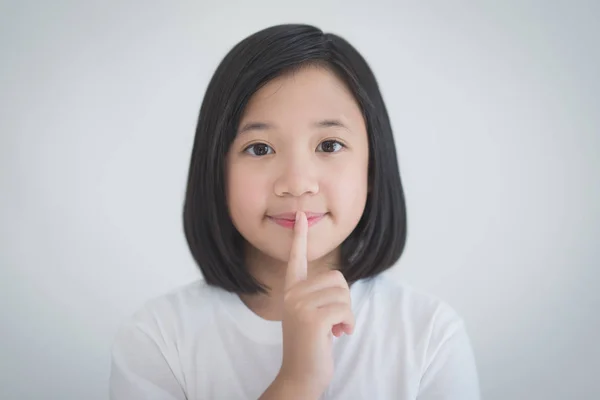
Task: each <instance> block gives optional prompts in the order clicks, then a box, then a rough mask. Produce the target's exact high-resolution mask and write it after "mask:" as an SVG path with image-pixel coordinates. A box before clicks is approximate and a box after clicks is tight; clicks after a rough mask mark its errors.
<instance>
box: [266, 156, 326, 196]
mask: <svg viewBox="0 0 600 400" xmlns="http://www.w3.org/2000/svg"><path fill="white" fill-rule="evenodd" d="M282 167H283V168H282V169H281V174H280V175H279V176H278V177H277V179H276V181H275V185H274V192H275V195H277V196H279V197H284V196H294V197H300V196H302V195H305V194H313V195H314V194H317V193H318V192H319V183H318V180H317V177H316V174H315V173H314V172H313V171H314V168H313V166H312V165H311V163H310V161H307V160H304V161H300V160H298V161H295V162H294V161H291V160H289V161H287V162H286V165H285V166H282Z"/></svg>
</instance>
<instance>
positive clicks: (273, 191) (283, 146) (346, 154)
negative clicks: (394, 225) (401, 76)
mask: <svg viewBox="0 0 600 400" xmlns="http://www.w3.org/2000/svg"><path fill="white" fill-rule="evenodd" d="M368 163H369V145H368V138H367V130H366V127H365V121H364V119H363V117H362V113H361V111H360V109H359V106H358V104H357V103H356V101H355V100H354V97H353V96H352V94H351V93H350V91H349V90H348V89H347V88H346V86H345V85H344V83H343V82H342V81H341V80H340V79H339V78H337V77H336V76H335V75H334V74H333V73H331V72H330V71H328V70H326V69H325V68H322V67H306V68H303V69H301V70H300V71H297V72H294V73H290V74H287V75H284V76H282V77H279V78H277V79H274V80H272V81H271V82H269V83H268V84H267V85H265V86H264V87H262V88H261V89H260V90H259V91H258V92H256V93H255V94H254V95H253V97H252V98H251V99H250V102H249V103H248V105H247V107H246V109H245V111H244V115H243V116H242V119H241V121H240V125H239V131H238V135H237V137H236V139H235V141H234V142H233V144H232V146H231V148H230V149H229V153H228V156H227V199H228V207H229V210H230V214H231V218H232V220H233V223H234V225H235V227H236V228H237V229H238V231H239V232H240V233H241V235H242V236H243V237H244V238H245V239H246V241H247V242H248V243H249V244H250V245H252V246H254V247H255V248H256V249H258V250H259V251H260V252H262V253H264V254H265V255H267V256H269V257H272V258H274V259H276V260H279V261H283V262H285V261H287V260H288V256H289V253H290V246H291V242H292V234H293V225H294V224H293V219H294V215H295V212H296V211H304V212H306V213H307V217H308V221H309V232H308V255H307V257H308V261H309V262H310V261H314V260H318V259H320V258H322V257H323V256H326V255H328V254H330V253H331V252H332V251H335V250H336V249H338V247H339V246H340V244H341V243H342V242H343V241H344V239H346V238H347V237H348V236H349V235H350V233H351V232H352V231H353V230H354V228H355V227H356V225H357V224H358V221H359V220H360V218H361V216H362V214H363V210H364V208H365V203H366V199H367V187H368Z"/></svg>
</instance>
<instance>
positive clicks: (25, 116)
mask: <svg viewBox="0 0 600 400" xmlns="http://www.w3.org/2000/svg"><path fill="white" fill-rule="evenodd" d="M598 4H599V3H598V2H593V1H589V2H583V1H549V2H545V1H541V0H540V1H517V0H513V1H485V2H478V3H476V2H471V3H469V2H464V1H457V2H442V1H438V2H413V3H410V4H409V3H403V2H392V1H390V2H383V1H375V0H369V1H361V2H353V1H341V0H340V1H328V0H318V1H313V0H310V1H308V0H305V1H300V2H284V1H274V0H272V1H232V0H227V1H224V0H223V1H221V2H216V1H210V2H208V1H189V2H142V1H139V2H133V1H120V2H116V1H115V2H112V4H109V3H108V2H85V1H79V2H76V1H57V2H42V1H37V2H34V1H12V2H7V3H2V5H1V6H0V50H1V52H0V60H1V61H0V135H1V137H0V157H1V158H0V218H1V220H0V235H1V236H0V239H1V242H0V243H1V249H0V266H1V269H0V282H1V293H2V295H1V299H2V300H1V301H0V317H1V320H2V328H1V331H0V352H1V354H0V398H3V399H83V398H85V399H90V400H94V399H105V398H107V396H108V394H107V382H108V374H109V362H110V360H109V349H110V346H111V344H112V340H113V336H114V334H115V333H116V330H117V328H118V326H119V324H120V323H122V322H123V320H124V319H125V318H127V317H128V316H129V315H130V314H131V313H132V312H133V311H134V310H136V309H137V308H139V307H140V306H141V305H142V304H143V303H144V302H145V301H146V300H148V299H149V298H152V297H154V296H158V295H160V294H162V293H164V292H166V291H169V290H171V289H173V288H175V287H177V286H179V285H182V284H185V283H187V282H190V281H192V280H195V279H198V278H199V277H200V276H199V272H198V270H197V268H196V266H195V265H194V263H193V261H192V258H191V256H190V254H189V251H188V249H187V245H186V243H185V239H184V236H183V230H182V218H181V213H182V204H183V195H184V187H185V183H186V179H187V168H188V164H189V157H190V153H191V147H192V141H193V138H194V130H195V123H196V118H197V115H198V111H199V107H200V104H201V101H202V97H203V95H204V91H205V89H206V86H207V84H208V81H209V79H210V77H211V75H212V73H213V72H214V69H215V68H216V66H217V64H218V63H219V62H220V61H221V59H222V58H223V57H224V55H225V54H226V52H227V51H229V49H230V48H231V47H232V46H233V45H234V44H236V43H237V42H238V41H239V40H241V39H242V38H244V37H246V36H247V35H249V34H251V33H253V32H254V31H257V30H259V29H262V28H265V27H267V26H269V25H273V24H278V23H284V22H305V23H311V24H315V25H317V26H319V27H321V28H322V29H324V30H325V31H330V32H334V33H338V34H340V35H341V36H343V37H345V38H346V39H348V40H349V41H350V42H351V43H353V44H354V45H355V46H356V47H357V48H358V50H359V51H361V52H362V53H363V55H364V56H365V57H366V59H367V60H368V62H369V63H370V64H371V66H372V68H373V70H374V72H375V74H376V76H377V78H378V80H379V83H380V86H381V89H382V92H383V95H384V99H385V101H386V103H387V106H388V111H389V113H390V116H391V119H392V126H393V128H394V131H395V136H396V145H397V150H398V157H399V160H400V169H401V171H400V172H401V177H402V179H403V183H404V185H405V191H406V197H407V203H408V218H409V221H408V223H409V235H408V241H407V247H406V251H405V253H404V255H403V257H402V259H401V261H400V262H399V264H398V265H397V266H396V267H395V268H394V269H393V270H392V271H390V275H391V276H393V277H394V278H395V279H401V280H403V281H405V282H407V283H408V284H410V285H412V286H415V287H417V288H419V289H422V290H426V291H429V292H430V293H432V294H434V295H436V296H438V297H441V298H443V299H444V300H446V301H447V302H448V303H450V304H451V305H452V306H454V307H455V308H456V309H457V310H458V311H459V313H460V314H461V315H462V316H463V317H464V318H465V320H466V323H467V327H468V329H469V333H470V334H471V337H472V341H473V346H474V348H475V354H476V358H477V363H478V367H479V373H480V379H481V387H482V392H483V396H484V398H485V399H489V400H506V399H540V400H541V399H545V400H550V399H567V398H568V399H597V398H600V380H599V379H598V378H597V375H598V373H599V372H600V361H599V359H600V346H599V345H598V343H597V340H598V338H599V337H600V317H599V316H598V309H599V306H600V294H599V292H598V289H599V288H600V273H599V272H598V264H599V263H598V258H599V256H600V250H599V249H598V247H597V246H598V245H599V244H598V242H599V238H600V179H599V175H600V174H599V172H600V161H599V159H598V152H599V150H600V133H599V131H600V118H599V114H600V107H599V106H600V102H599V92H600V79H599V78H598V74H599V73H600V57H599V53H600V52H599V49H600V40H599V37H600V28H598V26H597V23H598V17H599V15H600V6H599V5H598ZM391 317H393V316H391Z"/></svg>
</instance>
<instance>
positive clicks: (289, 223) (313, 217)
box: [267, 212, 328, 229]
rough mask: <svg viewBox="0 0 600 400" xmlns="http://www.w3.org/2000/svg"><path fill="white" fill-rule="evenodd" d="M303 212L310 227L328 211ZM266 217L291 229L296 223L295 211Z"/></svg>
mask: <svg viewBox="0 0 600 400" xmlns="http://www.w3.org/2000/svg"><path fill="white" fill-rule="evenodd" d="M305 214H306V220H307V221H308V227H309V228H310V227H311V226H313V225H315V224H317V223H318V222H319V221H321V220H322V219H323V218H324V217H325V216H326V215H327V214H328V213H313V212H305ZM267 218H268V219H269V220H270V221H273V222H275V223H276V224H277V225H279V226H283V227H284V228H289V229H293V228H294V226H295V225H296V213H284V214H277V215H268V216H267Z"/></svg>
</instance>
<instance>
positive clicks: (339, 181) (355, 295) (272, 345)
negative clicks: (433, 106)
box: [110, 25, 479, 400]
mask: <svg viewBox="0 0 600 400" xmlns="http://www.w3.org/2000/svg"><path fill="white" fill-rule="evenodd" d="M183 214H184V215H183V219H184V227H185V234H186V237H187V241H188V244H189V247H190V249H191V253H192V255H193V256H194V259H195V260H196V262H197V263H198V265H199V267H200V270H201V271H202V274H203V275H204V278H205V279H204V280H203V281H198V282H195V283H192V284H189V285H187V286H185V287H182V288H179V289H177V290H175V291H173V292H171V293H169V294H167V295H165V296H163V297H160V298H157V299H154V300H152V301H150V302H148V303H147V304H146V306H145V307H144V308H143V309H141V310H140V311H139V312H137V313H136V314H135V315H134V316H133V318H132V319H131V321H129V322H128V323H126V324H124V325H123V327H122V329H121V330H120V332H119V334H118V336H117V338H116V341H115V343H114V347H113V354H112V370H111V377H110V393H111V398H112V399H115V400H117V399H122V400H138V399H139V400H141V399H169V400H175V399H177V400H180V399H190V400H191V399H319V398H320V399H402V400H408V399H412V400H414V399H419V400H434V399H436V400H441V399H452V400H472V399H478V398H479V388H478V377H477V372H476V367H475V361H474V357H473V354H472V349H471V345H470V342H469V337H468V335H467V332H466V330H465V325H464V322H463V321H462V319H461V318H460V316H458V315H457V314H456V312H455V311H454V310H453V309H452V308H450V307H449V306H448V305H446V304H445V303H443V302H441V301H439V300H436V299H435V298H434V297H432V296H429V295H427V294H424V293H420V292H417V291H415V290H412V289H410V288H409V287H407V286H405V285H402V284H398V283H395V282H393V281H390V280H388V279H386V278H384V277H383V276H381V275H380V274H381V273H382V272H383V271H385V270H387V269H389V268H390V267H391V266H392V265H394V264H395V263H396V262H397V261H398V259H399V258H400V256H401V254H402V251H403V249H404V245H405V241H406V209H405V201H404V195H403V189H402V184H401V182H400V176H399V172H398V163H397V159H396V151H395V145H394V139H393V135H392V129H391V126H390V121H389V118H388V114H387V111H386V107H385V105H384V102H383V99H382V96H381V93H380V91H379V89H378V86H377V82H376V80H375V77H374V76H373V73H372V72H371V70H370V68H369V66H368V65H367V63H366V62H365V60H364V59H363V58H362V57H361V55H360V54H359V53H358V52H357V51H356V50H355V49H354V48H353V47H352V46H351V45H350V44H349V43H348V42H346V41H345V40H344V39H342V38H340V37H339V36H336V35H333V34H326V33H323V32H322V31H320V30H319V29H317V28H314V27H311V26H306V25H281V26H275V27H271V28H268V29H265V30H263V31H260V32H257V33H255V34H254V35H252V36H250V37H248V38H246V39H245V40H243V41H242V42H240V43H239V44H238V45H237V46H235V47H234V48H233V49H232V50H231V51H230V52H229V54H228V55H227V56H226V57H225V59H224V60H223V61H222V63H221V64H220V65H219V67H218V69H217V71H216V72H215V74H214V76H213V78H212V80H211V82H210V84H209V86H208V89H207V92H206V95H205V97H204V101H203V103H202V107H201V109H200V116H199V119H198V125H197V129H196V137H195V141H194V147H193V150H192V156H191V165H190V170H189V180H188V184H187V192H186V198H185V205H184V213H183Z"/></svg>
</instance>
